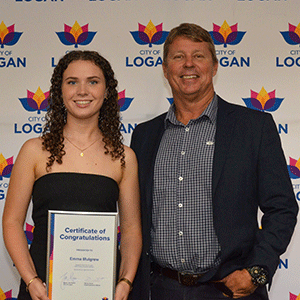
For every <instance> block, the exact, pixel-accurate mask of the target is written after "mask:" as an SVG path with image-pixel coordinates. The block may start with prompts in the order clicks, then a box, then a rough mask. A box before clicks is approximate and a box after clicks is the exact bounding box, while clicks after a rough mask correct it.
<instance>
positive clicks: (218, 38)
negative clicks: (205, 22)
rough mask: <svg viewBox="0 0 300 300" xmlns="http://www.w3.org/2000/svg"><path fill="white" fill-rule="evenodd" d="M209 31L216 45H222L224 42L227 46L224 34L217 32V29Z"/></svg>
mask: <svg viewBox="0 0 300 300" xmlns="http://www.w3.org/2000/svg"><path fill="white" fill-rule="evenodd" d="M209 33H210V35H211V37H212V39H213V41H214V44H215V45H222V44H224V47H226V46H225V41H224V37H223V35H222V34H221V33H219V32H215V31H210V32H209Z"/></svg>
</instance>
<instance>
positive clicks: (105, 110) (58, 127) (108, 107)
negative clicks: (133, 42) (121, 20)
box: [42, 50, 125, 171]
mask: <svg viewBox="0 0 300 300" xmlns="http://www.w3.org/2000/svg"><path fill="white" fill-rule="evenodd" d="M76 60H85V61H91V62H93V63H94V64H95V65H96V66H98V67H99V68H100V69H101V70H102V72H103V74H104V77H105V83H106V97H105V99H104V101H103V105H102V107H101V109H100V115H99V123H98V126H99V129H100V130H101V133H102V135H103V139H102V140H103V142H104V145H105V146H104V148H105V154H110V155H111V157H112V159H113V160H115V159H120V161H121V166H122V167H124V166H125V154H124V145H123V143H122V140H123V138H122V134H121V132H120V125H121V121H120V107H119V105H118V91H117V85H118V81H117V80H116V79H115V76H114V71H113V70H112V68H111V65H110V63H109V62H108V61H107V60H106V59H105V58H104V57H102V56H101V55H100V54H99V53H98V52H96V51H81V50H75V51H71V52H69V53H67V54H66V55H65V56H63V57H62V58H61V59H60V60H59V62H58V64H57V66H56V67H55V68H54V71H53V74H52V77H51V87H50V96H49V105H48V109H47V113H46V115H45V119H46V123H45V126H44V129H43V133H42V139H43V149H44V150H47V151H49V152H50V154H51V155H50V156H49V157H48V162H47V166H46V170H47V171H49V170H50V169H51V166H52V165H53V164H54V162H55V161H56V162H57V163H59V164H62V157H63V156H64V155H65V154H66V152H65V150H64V136H63V129H64V126H65V124H66V109H65V106H64V103H63V98H62V89H61V87H62V80H63V74H64V71H65V70H66V69H67V67H68V66H69V64H70V63H71V62H72V61H76Z"/></svg>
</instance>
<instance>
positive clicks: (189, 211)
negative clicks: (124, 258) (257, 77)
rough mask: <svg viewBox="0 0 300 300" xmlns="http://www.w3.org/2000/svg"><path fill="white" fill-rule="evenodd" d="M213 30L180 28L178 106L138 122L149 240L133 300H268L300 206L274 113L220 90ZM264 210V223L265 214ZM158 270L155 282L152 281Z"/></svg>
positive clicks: (173, 78) (168, 47)
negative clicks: (243, 104) (233, 100)
mask: <svg viewBox="0 0 300 300" xmlns="http://www.w3.org/2000/svg"><path fill="white" fill-rule="evenodd" d="M217 68H218V60H217V57H216V53H215V48H214V44H213V41H212V39H211V37H210V34H209V33H208V32H207V31H206V30H204V29H203V28H201V27H200V26H197V25H195V24H181V25H180V26H178V27H176V28H174V29H172V30H171V31H170V33H169V36H168V38H167V40H166V42H165V45H164V57H163V72H164V75H165V77H166V79H167V80H168V82H169V84H170V86H171V89H172V93H173V98H174V104H173V105H172V106H171V107H170V109H169V111H168V112H167V113H165V114H163V115H161V116H158V117H156V118H155V119H153V120H150V121H148V122H145V123H143V124H140V125H138V126H137V127H136V129H135V131H134V133H133V136H132V143H131V147H132V148H133V149H134V151H135V152H136V155H137V158H138V162H139V180H140V189H141V201H142V214H143V238H144V240H143V244H144V250H143V253H142V257H141V261H140V266H139V270H138V273H137V276H136V279H135V282H134V288H133V291H132V295H131V297H132V299H139V300H141V299H148V298H149V289H150V284H151V299H152V300H157V299H162V300H168V299H172V300H177V299H178V300H179V299H180V300H181V299H187V300H191V299H228V297H233V298H236V299H238V298H242V297H244V298H243V299H245V300H246V299H247V300H250V299H251V300H258V299H268V295H267V291H266V283H268V284H269V285H271V282H272V277H273V275H274V273H275V271H276V268H277V266H278V263H279V256H280V255H281V254H282V253H283V252H284V251H285V250H286V247H287V245H288V243H289V241H290V239H291V236H292V233H293V230H294V226H295V224H296V216H297V213H298V205H297V203H296V200H295V196H294V193H293V189H292V186H291V182H290V179H289V175H288V172H287V166H286V161H285V158H284V154H283V151H282V148H281V144H280V139H279V136H278V133H277V129H276V126H275V124H274V121H273V119H272V117H271V115H270V114H267V113H262V112H258V111H254V110H250V109H248V108H245V107H241V106H238V105H234V104H229V103H228V102H225V101H224V100H223V99H221V98H220V97H219V96H217V95H216V94H215V92H214V86H213V77H214V76H215V75H216V73H217ZM259 207H260V209H261V211H262V212H263V217H262V220H261V226H262V229H259V224H258V221H257V212H258V208H259ZM150 272H151V274H152V275H151V282H150Z"/></svg>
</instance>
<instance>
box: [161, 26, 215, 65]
mask: <svg viewBox="0 0 300 300" xmlns="http://www.w3.org/2000/svg"><path fill="white" fill-rule="evenodd" d="M179 36H182V37H186V38H188V39H190V40H192V41H194V42H207V43H208V47H209V51H210V53H211V55H212V59H213V62H214V63H218V59H217V55H216V49H215V44H214V42H213V40H212V38H211V36H210V34H209V32H208V31H207V30H205V29H204V28H202V27H201V26H199V25H196V24H192V23H182V24H180V25H179V26H177V27H175V28H173V29H172V30H171V31H170V32H169V35H168V37H167V39H166V41H165V44H164V55H163V62H164V64H167V57H168V54H169V48H170V45H171V44H172V43H173V42H174V40H175V39H176V38H177V37H179Z"/></svg>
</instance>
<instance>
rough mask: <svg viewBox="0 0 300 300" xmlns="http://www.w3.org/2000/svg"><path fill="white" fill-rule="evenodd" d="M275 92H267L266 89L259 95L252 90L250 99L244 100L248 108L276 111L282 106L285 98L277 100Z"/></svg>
mask: <svg viewBox="0 0 300 300" xmlns="http://www.w3.org/2000/svg"><path fill="white" fill-rule="evenodd" d="M275 91H276V90H274V91H272V92H269V93H268V92H267V91H266V90H265V88H264V87H262V89H261V90H260V92H259V93H257V92H254V91H252V90H251V97H250V98H242V99H243V100H244V102H245V104H246V106H247V107H248V108H252V109H255V110H260V111H268V112H272V111H276V110H277V109H278V108H279V106H280V105H281V103H282V101H283V100H284V98H276V97H275Z"/></svg>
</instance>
